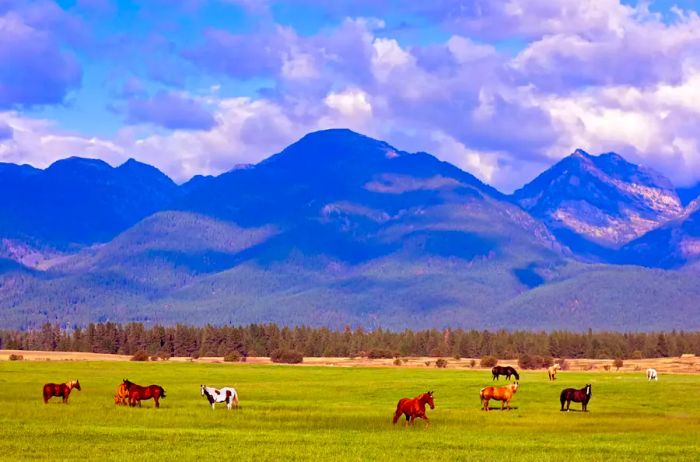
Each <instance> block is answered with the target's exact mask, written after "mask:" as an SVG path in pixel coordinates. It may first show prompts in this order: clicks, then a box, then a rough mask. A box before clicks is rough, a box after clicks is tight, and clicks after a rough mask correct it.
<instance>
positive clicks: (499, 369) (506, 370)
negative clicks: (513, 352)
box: [491, 366, 520, 380]
mask: <svg viewBox="0 0 700 462" xmlns="http://www.w3.org/2000/svg"><path fill="white" fill-rule="evenodd" d="M491 374H493V380H498V377H499V376H501V375H505V376H506V379H507V380H510V376H511V375H512V376H514V377H515V380H520V375H519V374H518V371H516V370H515V368H514V367H513V366H494V367H493V369H491Z"/></svg>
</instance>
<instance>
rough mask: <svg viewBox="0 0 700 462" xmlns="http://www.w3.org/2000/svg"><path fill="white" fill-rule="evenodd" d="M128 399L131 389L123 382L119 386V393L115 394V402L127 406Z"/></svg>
mask: <svg viewBox="0 0 700 462" xmlns="http://www.w3.org/2000/svg"><path fill="white" fill-rule="evenodd" d="M127 399H129V390H127V389H126V384H125V383H123V382H122V383H120V384H119V386H118V387H117V394H116V395H114V404H120V405H122V406H126V404H127Z"/></svg>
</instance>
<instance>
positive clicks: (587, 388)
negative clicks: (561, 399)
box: [586, 383, 591, 396]
mask: <svg viewBox="0 0 700 462" xmlns="http://www.w3.org/2000/svg"><path fill="white" fill-rule="evenodd" d="M586 396H591V384H590V383H587V384H586Z"/></svg>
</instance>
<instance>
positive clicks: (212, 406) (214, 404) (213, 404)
mask: <svg viewBox="0 0 700 462" xmlns="http://www.w3.org/2000/svg"><path fill="white" fill-rule="evenodd" d="M211 410H212V411H214V410H216V403H211Z"/></svg>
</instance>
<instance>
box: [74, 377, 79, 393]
mask: <svg viewBox="0 0 700 462" xmlns="http://www.w3.org/2000/svg"><path fill="white" fill-rule="evenodd" d="M73 387H74V388H77V389H78V391H81V390H80V380H77V379H76V380H75V385H73Z"/></svg>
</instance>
